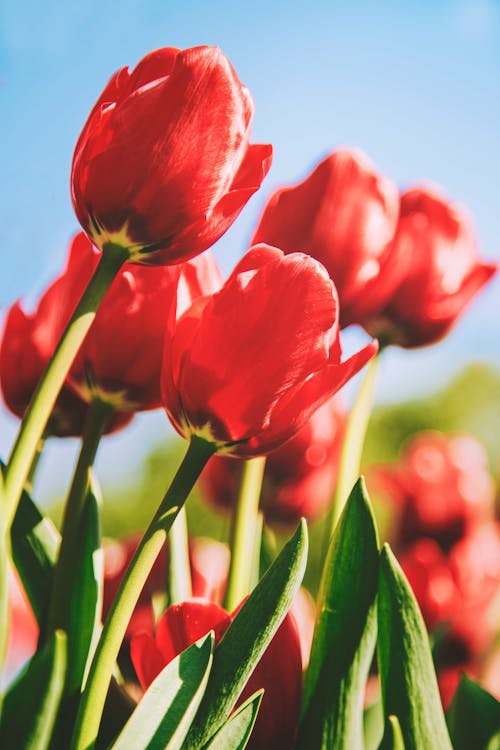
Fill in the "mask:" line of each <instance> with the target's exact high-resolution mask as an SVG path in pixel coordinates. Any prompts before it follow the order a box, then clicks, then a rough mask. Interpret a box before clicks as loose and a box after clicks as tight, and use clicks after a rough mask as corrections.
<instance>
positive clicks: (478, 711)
mask: <svg viewBox="0 0 500 750" xmlns="http://www.w3.org/2000/svg"><path fill="white" fill-rule="evenodd" d="M448 726H449V729H450V736H451V739H452V742H453V747H454V748H455V750H469V748H474V750H485V748H486V747H487V746H488V743H489V742H490V740H491V739H492V738H493V737H494V735H495V734H496V733H497V732H499V731H500V703H499V702H498V701H497V700H496V698H494V697H493V696H492V695H490V694H489V693H488V692H486V690H483V688H482V687H480V685H478V684H477V683H476V682H474V681H473V680H470V679H469V678H468V677H467V676H466V675H465V674H464V675H462V679H461V680H460V683H459V685H458V688H457V691H456V693H455V696H454V698H453V702H452V704H451V706H450V708H449V711H448Z"/></svg>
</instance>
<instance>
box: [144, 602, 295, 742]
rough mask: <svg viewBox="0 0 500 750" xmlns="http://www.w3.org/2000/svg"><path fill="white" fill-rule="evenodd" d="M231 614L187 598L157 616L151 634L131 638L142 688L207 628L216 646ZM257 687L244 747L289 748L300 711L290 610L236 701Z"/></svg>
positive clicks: (214, 606) (242, 698)
mask: <svg viewBox="0 0 500 750" xmlns="http://www.w3.org/2000/svg"><path fill="white" fill-rule="evenodd" d="M235 614H236V612H233V613H232V614H228V613H227V612H226V611H225V610H224V609H222V607H219V606H218V605H216V604H214V603H212V602H210V601H208V600H206V599H189V600H187V601H184V602H181V603H180V604H174V605H172V606H170V607H169V608H168V609H167V610H166V612H165V613H164V615H163V616H162V617H161V619H160V620H159V622H158V624H157V627H156V633H155V635H154V636H153V635H151V634H146V633H144V634H142V635H137V636H136V637H135V638H133V639H132V642H131V646H130V653H131V657H132V663H133V664H134V667H135V670H136V672H137V676H138V678H139V681H140V683H141V685H142V687H143V688H144V689H146V688H147V687H148V686H149V685H150V684H151V682H152V681H153V680H154V678H155V677H156V676H157V675H158V674H159V673H160V671H161V670H162V669H163V668H164V667H165V666H166V665H167V664H168V663H169V662H170V661H171V660H172V659H173V658H174V657H175V656H177V654H180V653H181V652H182V651H183V650H184V649H186V648H187V647H188V646H190V645H191V644H192V643H194V642H195V641H196V640H198V639H199V638H201V637H202V636H203V635H205V634H206V633H208V632H209V631H210V630H214V632H215V642H216V645H217V643H218V641H219V640H220V639H221V638H222V637H223V635H224V632H225V631H226V629H227V628H228V627H229V625H230V623H231V621H232V619H233V617H234V615H235ZM260 688H264V695H263V698H262V704H261V707H260V709H259V713H258V715H257V721H256V724H255V727H254V730H253V732H252V735H251V737H250V741H249V744H248V746H247V747H248V748H250V749H251V750H274V749H275V748H278V747H283V748H285V747H291V746H292V743H293V739H294V737H295V733H296V729H297V723H298V718H299V711H300V700H301V692H302V659H301V650H300V641H299V636H298V633H297V628H296V626H295V622H294V619H293V617H292V615H290V614H288V615H287V616H286V617H285V619H284V620H283V622H282V623H281V625H280V627H279V628H278V630H277V631H276V634H275V635H274V638H273V639H272V641H271V643H270V644H269V646H268V647H267V649H266V651H265V652H264V654H263V656H262V658H261V660H260V662H259V663H258V664H257V666H256V668H255V671H254V672H253V674H252V676H251V677H250V679H249V681H248V683H247V685H246V687H245V689H244V691H243V693H242V695H241V697H240V699H239V701H238V705H239V704H241V703H243V701H244V700H245V699H246V698H248V697H250V696H251V695H253V693H255V692H256V691H257V690H259V689H260Z"/></svg>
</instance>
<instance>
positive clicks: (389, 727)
mask: <svg viewBox="0 0 500 750" xmlns="http://www.w3.org/2000/svg"><path fill="white" fill-rule="evenodd" d="M379 750H405V743H404V740H403V734H402V732H401V726H400V724H399V720H398V717H397V716H394V715H391V716H388V717H387V722H386V725H385V732H384V736H383V738H382V742H381V743H380V747H379Z"/></svg>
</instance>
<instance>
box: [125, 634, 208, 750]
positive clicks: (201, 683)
mask: <svg viewBox="0 0 500 750" xmlns="http://www.w3.org/2000/svg"><path fill="white" fill-rule="evenodd" d="M213 645H214V634H213V632H210V633H209V634H208V635H206V636H204V638H201V639H200V640H199V641H197V642H196V643H194V644H193V645H192V646H189V648H187V649H186V650H185V651H183V652H182V654H179V656H177V657H176V658H175V659H173V661H171V662H169V664H167V666H166V667H165V668H164V669H163V670H162V671H161V672H160V674H159V675H158V677H156V679H155V680H154V681H153V682H152V683H151V685H150V686H149V688H148V690H147V692H146V693H145V694H144V697H143V698H142V700H141V701H140V703H139V704H138V706H137V708H136V709H135V711H134V713H133V714H132V716H131V717H130V719H129V720H128V722H127V723H126V725H125V727H124V728H123V731H122V732H121V734H120V736H119V737H118V739H117V740H116V742H115V743H114V744H113V745H112V750H177V748H179V749H180V748H182V747H183V742H184V738H185V736H186V734H187V732H188V730H189V727H190V726H191V722H192V721H193V718H194V715H195V713H196V711H197V709H198V706H199V704H200V701H201V699H202V697H203V693H204V691H205V687H206V685H207V681H208V675H209V673H210V667H211V665H212V654H213Z"/></svg>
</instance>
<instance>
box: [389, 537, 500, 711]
mask: <svg viewBox="0 0 500 750" xmlns="http://www.w3.org/2000/svg"><path fill="white" fill-rule="evenodd" d="M399 559H400V562H401V566H402V568H403V570H404V572H405V574H406V576H407V578H408V580H409V582H410V585H411V587H412V589H413V592H414V594H415V596H416V598H417V601H418V603H419V606H420V609H421V611H422V614H423V616H424V619H425V622H426V625H427V627H428V628H429V630H431V631H435V632H436V633H437V642H436V645H435V648H434V656H435V661H436V667H437V670H438V676H439V677H440V687H441V692H442V697H443V701H444V703H445V705H447V704H448V703H449V702H450V700H451V698H452V695H453V693H454V690H455V688H456V686H457V684H458V681H459V676H460V672H461V671H462V670H465V671H466V672H467V674H469V675H471V676H479V677H481V671H482V670H481V661H482V658H483V656H484V654H485V653H486V651H487V650H488V649H490V648H491V647H492V645H493V644H494V642H495V638H496V636H497V635H498V618H499V614H500V526H499V525H498V524H497V523H494V522H489V523H484V524H480V525H478V526H476V527H474V528H473V529H472V530H470V531H469V532H467V534H466V535H465V536H464V537H463V538H462V539H461V540H460V541H459V542H457V543H456V544H455V545H454V546H453V547H452V549H451V550H450V552H449V554H448V555H445V554H444V553H443V551H442V550H441V549H440V548H439V546H438V545H437V543H436V542H434V541H433V540H432V539H420V540H418V541H417V542H415V543H413V544H412V545H410V546H409V547H408V548H406V549H405V550H404V551H403V552H402V553H401V554H400V556H399Z"/></svg>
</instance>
